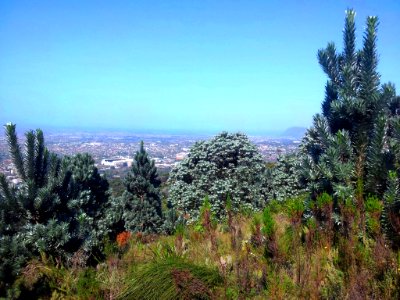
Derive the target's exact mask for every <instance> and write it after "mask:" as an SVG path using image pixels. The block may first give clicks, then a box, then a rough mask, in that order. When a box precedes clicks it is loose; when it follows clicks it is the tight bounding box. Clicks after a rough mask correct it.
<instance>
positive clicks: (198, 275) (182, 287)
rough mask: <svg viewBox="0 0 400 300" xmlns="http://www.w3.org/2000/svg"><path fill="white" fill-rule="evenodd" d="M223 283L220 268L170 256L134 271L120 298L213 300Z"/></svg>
mask: <svg viewBox="0 0 400 300" xmlns="http://www.w3.org/2000/svg"><path fill="white" fill-rule="evenodd" d="M222 284H223V279H222V277H221V276H220V274H219V272H218V270H217V269H213V268H210V267H206V266H200V265H195V264H193V263H190V262H188V261H187V260H185V259H183V258H181V257H179V256H170V257H166V258H161V259H157V260H154V261H151V262H149V263H147V264H145V265H143V266H141V267H139V268H138V269H136V270H135V271H133V272H132V273H131V279H130V280H129V282H128V283H127V286H128V287H127V289H126V290H125V291H124V292H123V293H122V294H121V295H120V297H119V299H143V300H146V299H148V300H151V299H165V300H168V299H171V300H172V299H211V298H213V288H214V287H216V286H221V285H222Z"/></svg>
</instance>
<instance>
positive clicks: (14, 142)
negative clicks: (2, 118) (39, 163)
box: [5, 123, 26, 180]
mask: <svg viewBox="0 0 400 300" xmlns="http://www.w3.org/2000/svg"><path fill="white" fill-rule="evenodd" d="M15 127H16V125H15V124H12V123H10V124H7V125H5V131H6V137H7V141H8V148H9V151H10V154H11V159H12V162H13V164H14V166H15V168H16V169H17V173H18V175H19V176H20V177H21V178H22V180H26V175H25V170H24V160H23V156H22V152H21V149H20V146H19V144H18V138H17V134H16V131H15Z"/></svg>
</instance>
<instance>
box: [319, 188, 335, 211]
mask: <svg viewBox="0 0 400 300" xmlns="http://www.w3.org/2000/svg"><path fill="white" fill-rule="evenodd" d="M332 202H333V200H332V197H331V195H329V194H328V193H326V192H324V193H322V194H321V195H319V196H318V197H317V207H318V208H320V209H321V208H323V207H325V206H326V205H331V204H332Z"/></svg>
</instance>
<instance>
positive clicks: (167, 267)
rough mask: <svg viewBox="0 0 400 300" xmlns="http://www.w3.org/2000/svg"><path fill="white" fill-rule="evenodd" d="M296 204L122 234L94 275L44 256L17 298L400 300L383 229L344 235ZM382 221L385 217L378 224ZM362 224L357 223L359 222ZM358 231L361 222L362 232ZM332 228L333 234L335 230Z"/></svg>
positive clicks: (24, 278) (393, 255) (23, 279)
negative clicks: (165, 231)
mask: <svg viewBox="0 0 400 300" xmlns="http://www.w3.org/2000/svg"><path fill="white" fill-rule="evenodd" d="M303 210H304V207H302V205H301V202H300V201H297V200H292V201H288V202H286V203H272V204H270V205H269V207H268V208H267V209H266V210H265V211H264V212H263V213H256V214H252V213H242V214H238V215H233V214H232V213H229V212H228V217H227V219H226V220H225V221H224V222H218V223H217V222H216V221H215V220H213V219H212V215H211V214H210V213H209V211H207V210H205V211H203V213H202V217H201V221H199V222H198V223H197V224H193V225H191V226H178V228H177V231H176V233H175V235H174V236H156V235H154V236H151V235H150V236H149V235H147V236H144V235H141V234H130V233H127V232H126V233H122V234H120V235H119V236H118V238H117V241H116V242H110V243H108V246H107V249H106V252H107V253H106V254H107V259H106V260H105V261H104V262H101V263H99V264H98V265H97V267H96V268H88V267H85V266H84V265H82V264H80V259H79V255H76V257H74V260H73V263H72V265H71V266H68V268H67V267H65V266H62V265H60V264H58V263H57V260H55V259H51V258H48V257H45V256H44V255H43V256H42V258H41V259H39V260H34V261H31V262H30V263H29V264H28V266H27V267H26V268H25V269H24V271H23V272H22V274H21V276H20V278H19V279H18V280H17V282H16V284H15V295H14V297H21V298H26V297H27V296H28V295H29V297H30V298H32V297H33V296H34V297H38V298H39V297H40V298H42V299H346V298H347V299H369V298H374V299H398V298H399V295H400V252H397V251H394V250H392V249H391V248H390V247H389V246H388V245H387V243H386V240H385V237H384V236H383V235H382V234H381V230H380V228H379V226H380V225H379V222H378V223H374V222H372V221H371V220H373V218H370V219H368V218H367V221H368V220H370V221H368V222H367V223H368V224H370V223H371V224H373V226H372V227H371V226H367V227H366V228H367V229H366V231H365V232H363V231H362V230H361V231H359V228H356V226H354V227H352V228H353V229H352V230H350V231H347V232H346V233H342V232H336V233H335V230H334V228H333V227H332V226H333V224H322V223H319V222H317V221H316V220H315V219H314V218H311V219H309V220H308V221H307V222H304V220H303V221H302V215H303ZM375 217H379V216H376V215H375ZM355 220H357V218H354V220H353V221H354V222H355ZM354 224H356V223H354ZM330 226H331V227H332V228H330Z"/></svg>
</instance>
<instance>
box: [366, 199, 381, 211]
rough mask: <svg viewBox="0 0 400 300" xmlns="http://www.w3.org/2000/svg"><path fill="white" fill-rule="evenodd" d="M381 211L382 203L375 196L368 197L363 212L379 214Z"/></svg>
mask: <svg viewBox="0 0 400 300" xmlns="http://www.w3.org/2000/svg"><path fill="white" fill-rule="evenodd" d="M382 209H383V203H382V201H380V200H379V199H378V197H376V196H371V195H370V196H368V197H367V199H366V200H365V211H366V212H367V213H370V214H376V213H379V214H380V213H381V212H382Z"/></svg>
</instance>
